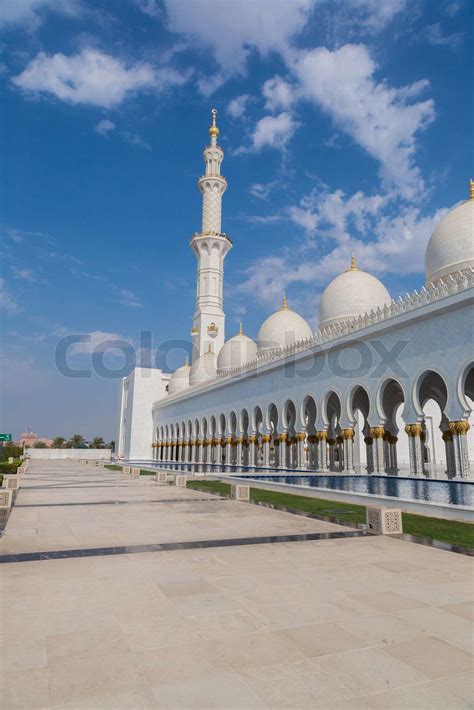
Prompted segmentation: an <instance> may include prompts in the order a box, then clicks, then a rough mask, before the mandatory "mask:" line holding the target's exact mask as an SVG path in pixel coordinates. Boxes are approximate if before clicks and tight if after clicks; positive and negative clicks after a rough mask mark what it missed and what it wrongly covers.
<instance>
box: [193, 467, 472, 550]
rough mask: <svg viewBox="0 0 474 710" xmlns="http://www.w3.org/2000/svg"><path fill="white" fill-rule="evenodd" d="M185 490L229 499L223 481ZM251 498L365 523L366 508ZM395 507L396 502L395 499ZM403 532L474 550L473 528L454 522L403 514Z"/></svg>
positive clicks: (261, 495)
mask: <svg viewBox="0 0 474 710" xmlns="http://www.w3.org/2000/svg"><path fill="white" fill-rule="evenodd" d="M187 485H188V488H192V489H193V490H200V491H205V492H207V493H215V494H217V495H222V496H230V484H229V483H223V482H222V481H188V483H187ZM250 498H251V500H253V501H255V502H256V503H268V504H271V505H275V506H276V507H278V506H281V507H283V508H289V509H291V510H293V511H295V512H299V511H300V512H302V513H312V514H314V515H323V516H331V517H334V518H337V519H338V520H339V521H340V522H341V523H344V522H352V523H365V506H362V505H352V504H350V503H341V502H340V501H337V500H323V499H321V498H310V497H307V496H299V495H294V494H292V493H281V492H279V491H267V490H262V489H259V488H251V489H250ZM394 505H396V501H395V500H394ZM402 517H403V532H404V533H406V534H407V535H415V536H416V537H425V538H428V539H430V540H440V541H442V542H449V543H451V544H452V545H463V546H464V547H474V526H473V525H472V523H463V522H460V521H457V520H443V519H442V518H431V517H428V516H425V515H413V514H412V513H402Z"/></svg>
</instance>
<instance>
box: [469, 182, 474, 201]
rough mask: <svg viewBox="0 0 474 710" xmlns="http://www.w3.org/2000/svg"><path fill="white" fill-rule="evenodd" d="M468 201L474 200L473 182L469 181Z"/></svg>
mask: <svg viewBox="0 0 474 710" xmlns="http://www.w3.org/2000/svg"><path fill="white" fill-rule="evenodd" d="M469 199H470V200H474V180H473V179H472V178H470V179H469Z"/></svg>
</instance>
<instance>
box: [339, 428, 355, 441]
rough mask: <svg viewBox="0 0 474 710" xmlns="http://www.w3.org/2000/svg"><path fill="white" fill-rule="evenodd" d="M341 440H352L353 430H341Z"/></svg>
mask: <svg viewBox="0 0 474 710" xmlns="http://www.w3.org/2000/svg"><path fill="white" fill-rule="evenodd" d="M341 434H342V438H343V439H353V438H354V429H352V428H349V429H343V430H342V431H341Z"/></svg>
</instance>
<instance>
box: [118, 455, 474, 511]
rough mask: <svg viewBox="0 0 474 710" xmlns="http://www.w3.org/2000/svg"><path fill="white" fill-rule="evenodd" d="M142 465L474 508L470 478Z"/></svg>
mask: <svg viewBox="0 0 474 710" xmlns="http://www.w3.org/2000/svg"><path fill="white" fill-rule="evenodd" d="M127 463H133V464H134V465H138V464H142V465H146V466H148V467H150V468H156V469H160V468H166V469H168V470H179V471H183V472H189V473H203V472H207V473H208V474H210V475H212V474H215V475H219V474H221V473H223V472H226V473H227V474H228V475H229V476H230V477H232V476H235V477H238V478H243V479H244V478H246V479H249V480H253V481H268V482H270V483H279V484H284V485H286V486H288V488H298V487H303V488H326V489H328V490H334V491H348V492H351V493H362V494H365V495H374V496H380V495H381V496H388V497H390V498H404V499H405V500H413V501H426V502H428V503H441V504H443V505H462V506H465V507H472V508H473V509H474V483H471V482H469V481H450V480H447V479H444V480H435V479H433V478H407V477H404V476H398V477H397V476H375V475H371V476H367V475H363V474H360V475H355V476H354V475H352V476H351V475H346V474H340V473H334V474H332V475H329V476H328V475H322V474H318V473H314V474H302V475H298V474H297V473H294V474H291V475H285V474H284V473H279V474H278V473H273V472H269V471H268V469H267V470H265V469H256V470H255V469H249V468H248V467H245V466H242V467H237V466H233V467H232V471H231V472H230V471H229V468H228V469H227V470H226V469H225V468H224V469H223V468H222V467H221V466H216V465H202V464H186V463H181V464H176V463H174V464H173V463H157V462H156V461H135V462H127Z"/></svg>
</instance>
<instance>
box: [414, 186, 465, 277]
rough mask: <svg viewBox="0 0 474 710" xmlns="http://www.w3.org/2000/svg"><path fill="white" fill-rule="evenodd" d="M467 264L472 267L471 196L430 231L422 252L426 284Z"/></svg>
mask: <svg viewBox="0 0 474 710" xmlns="http://www.w3.org/2000/svg"><path fill="white" fill-rule="evenodd" d="M471 190H472V188H471ZM469 267H474V197H471V199H470V200H466V202H462V203H461V204H460V205H458V206H457V207H455V208H454V209H453V210H451V212H448V214H447V215H446V216H445V217H443V219H442V220H441V221H440V222H439V224H438V226H437V227H436V229H435V231H434V232H433V234H432V236H431V239H430V241H429V242H428V246H427V247H426V253H425V274H426V283H427V285H428V284H430V283H431V282H433V281H437V280H438V279H442V278H443V277H444V276H448V275H449V274H452V273H453V272H455V271H461V270H462V269H468V268H469Z"/></svg>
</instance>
